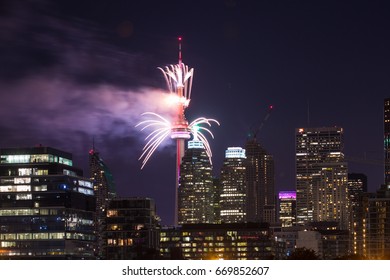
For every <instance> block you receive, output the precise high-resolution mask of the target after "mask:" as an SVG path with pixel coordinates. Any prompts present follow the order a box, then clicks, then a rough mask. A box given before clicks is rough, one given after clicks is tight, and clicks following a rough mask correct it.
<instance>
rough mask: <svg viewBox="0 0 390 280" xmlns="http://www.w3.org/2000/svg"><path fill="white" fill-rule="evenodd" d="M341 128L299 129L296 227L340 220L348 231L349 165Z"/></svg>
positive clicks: (297, 137) (297, 131) (341, 225)
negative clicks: (344, 151) (346, 159)
mask: <svg viewBox="0 0 390 280" xmlns="http://www.w3.org/2000/svg"><path fill="white" fill-rule="evenodd" d="M343 145H344V141H343V129H342V128H340V127H321V128H299V129H297V130H296V191H297V224H298V225H304V224H307V223H308V222H312V221H337V222H338V223H339V224H340V229H348V226H349V208H348V207H349V203H348V185H347V174H348V172H347V164H346V162H345V161H344V154H343Z"/></svg>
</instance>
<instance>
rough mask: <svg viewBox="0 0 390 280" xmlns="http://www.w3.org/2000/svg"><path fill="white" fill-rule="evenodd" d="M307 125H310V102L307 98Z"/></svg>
mask: <svg viewBox="0 0 390 280" xmlns="http://www.w3.org/2000/svg"><path fill="white" fill-rule="evenodd" d="M307 127H310V102H309V98H307Z"/></svg>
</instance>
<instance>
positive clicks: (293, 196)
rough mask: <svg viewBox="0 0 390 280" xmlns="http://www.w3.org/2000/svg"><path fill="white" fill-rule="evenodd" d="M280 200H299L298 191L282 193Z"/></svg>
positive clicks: (280, 193)
mask: <svg viewBox="0 0 390 280" xmlns="http://www.w3.org/2000/svg"><path fill="white" fill-rule="evenodd" d="M279 199H294V200H295V199H297V193H296V191H280V192H279Z"/></svg>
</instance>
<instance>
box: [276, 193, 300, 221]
mask: <svg viewBox="0 0 390 280" xmlns="http://www.w3.org/2000/svg"><path fill="white" fill-rule="evenodd" d="M278 197H279V221H280V223H281V224H282V227H292V226H294V225H295V216H296V199H297V196H296V192H295V191H280V192H279V196H278Z"/></svg>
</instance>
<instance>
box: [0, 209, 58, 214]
mask: <svg viewBox="0 0 390 280" xmlns="http://www.w3.org/2000/svg"><path fill="white" fill-rule="evenodd" d="M58 212H59V210H58V209H30V208H29V209H0V216H34V215H57V214H58Z"/></svg>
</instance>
